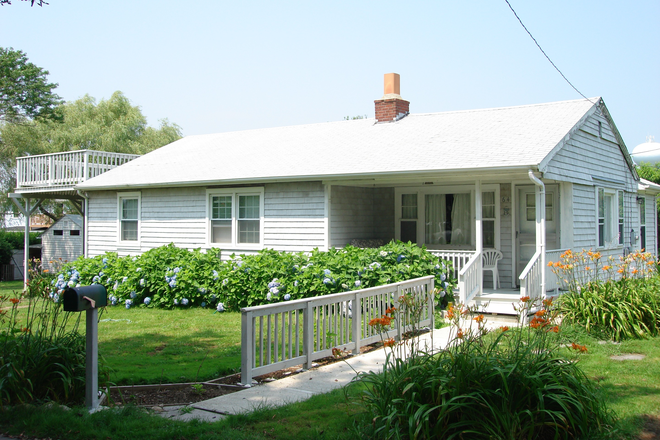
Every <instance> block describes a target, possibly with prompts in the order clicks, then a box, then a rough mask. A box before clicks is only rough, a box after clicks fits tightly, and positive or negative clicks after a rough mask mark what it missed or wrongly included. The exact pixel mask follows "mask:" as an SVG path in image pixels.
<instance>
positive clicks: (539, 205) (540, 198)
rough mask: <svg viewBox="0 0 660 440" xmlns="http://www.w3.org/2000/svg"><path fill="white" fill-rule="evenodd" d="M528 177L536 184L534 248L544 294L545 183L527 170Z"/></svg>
mask: <svg viewBox="0 0 660 440" xmlns="http://www.w3.org/2000/svg"><path fill="white" fill-rule="evenodd" d="M528 175H529V178H530V180H531V181H532V182H534V184H536V250H537V251H538V252H540V253H541V296H543V297H544V296H545V293H546V292H545V270H546V267H545V265H546V263H545V259H546V257H545V185H544V184H543V182H542V181H541V180H540V179H539V178H538V177H536V176H535V175H534V172H533V171H532V170H529V171H528Z"/></svg>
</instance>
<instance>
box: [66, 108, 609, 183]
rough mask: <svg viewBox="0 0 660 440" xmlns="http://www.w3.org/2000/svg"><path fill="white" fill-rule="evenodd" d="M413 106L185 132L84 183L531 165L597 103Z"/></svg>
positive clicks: (253, 178)
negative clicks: (367, 115)
mask: <svg viewBox="0 0 660 440" xmlns="http://www.w3.org/2000/svg"><path fill="white" fill-rule="evenodd" d="M598 101H599V98H595V99H592V100H585V99H580V100H575V101H562V102H553V103H547V104H537V105H526V106H519V107H506V108H493V109H482V110H469V111H457V112H445V113H429V114H410V115H408V116H406V117H405V118H403V119H401V120H399V121H398V122H392V123H378V124H376V123H375V120H374V119H361V120H351V121H339V122H328V123H321V124H310V125H298V126H290V127H279V128H267V129H259V130H248V131H238V132H228V133H218V134H209V135H197V136H186V137H184V138H182V139H180V140H178V141H176V142H173V143H171V144H169V145H166V146H164V147H161V148H159V149H157V150H155V151H153V152H151V153H149V154H146V155H144V156H142V157H140V158H137V159H135V160H133V161H131V162H129V163H127V164H125V165H122V166H121V167H118V168H115V169H113V170H111V171H109V172H107V173H104V174H101V175H100V176H98V177H95V178H93V179H91V180H89V181H87V182H83V183H82V184H80V185H78V187H79V188H80V189H85V190H94V189H106V188H108V189H109V188H139V187H143V186H173V185H191V184H212V183H216V184H222V183H237V182H255V181H268V180H276V179H279V180H286V179H292V180H294V179H304V178H320V179H322V178H351V177H363V176H365V175H370V174H380V175H389V174H391V175H395V174H401V173H412V172H425V173H426V172H435V171H437V172H443V171H450V170H461V169H496V168H506V167H520V166H535V165H538V164H539V163H541V161H542V160H543V159H544V158H545V157H546V156H547V155H548V154H549V153H550V152H551V151H552V149H553V148H554V147H555V146H556V145H558V144H559V143H560V142H561V141H562V139H563V138H564V137H565V136H566V135H567V134H568V133H569V132H570V130H571V129H572V128H573V127H574V126H575V125H576V124H577V123H578V122H579V121H580V120H581V118H582V117H584V116H585V114H586V113H587V112H588V111H589V110H590V109H591V108H592V107H593V106H594V104H593V103H594V102H598Z"/></svg>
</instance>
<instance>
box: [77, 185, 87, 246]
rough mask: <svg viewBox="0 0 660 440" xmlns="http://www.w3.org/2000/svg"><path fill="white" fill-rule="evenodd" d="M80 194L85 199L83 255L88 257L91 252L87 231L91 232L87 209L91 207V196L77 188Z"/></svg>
mask: <svg viewBox="0 0 660 440" xmlns="http://www.w3.org/2000/svg"><path fill="white" fill-rule="evenodd" d="M76 192H77V193H78V195H79V196H80V197H82V199H83V256H84V257H85V258H87V255H88V252H89V243H88V240H87V236H88V235H87V233H88V232H89V227H88V226H87V225H88V218H87V210H88V209H89V196H88V195H87V193H86V192H84V191H80V190H79V189H78V190H76Z"/></svg>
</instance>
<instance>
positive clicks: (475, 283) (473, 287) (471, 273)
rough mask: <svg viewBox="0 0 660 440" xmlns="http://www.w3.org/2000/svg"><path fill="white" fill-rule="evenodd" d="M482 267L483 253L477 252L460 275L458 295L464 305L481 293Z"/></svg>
mask: <svg viewBox="0 0 660 440" xmlns="http://www.w3.org/2000/svg"><path fill="white" fill-rule="evenodd" d="M482 266H483V262H482V258H481V252H476V253H474V254H473V255H472V257H471V258H470V259H469V260H468V262H467V263H466V264H465V266H463V268H462V269H461V271H460V272H459V273H458V293H459V295H460V301H461V303H462V304H468V302H469V301H471V300H472V298H474V297H475V296H476V295H477V294H478V293H480V292H481V288H482V287H481V286H482V284H481V282H482V279H483V275H482V273H483V270H482Z"/></svg>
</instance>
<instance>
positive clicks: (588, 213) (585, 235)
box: [567, 185, 596, 250]
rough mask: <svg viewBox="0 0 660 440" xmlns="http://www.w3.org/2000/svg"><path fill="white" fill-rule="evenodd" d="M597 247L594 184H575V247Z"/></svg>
mask: <svg viewBox="0 0 660 440" xmlns="http://www.w3.org/2000/svg"><path fill="white" fill-rule="evenodd" d="M567 214H568V215H570V213H567ZM595 247H596V194H595V189H594V187H593V186H587V185H573V248H574V249H577V250H579V249H595Z"/></svg>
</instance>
